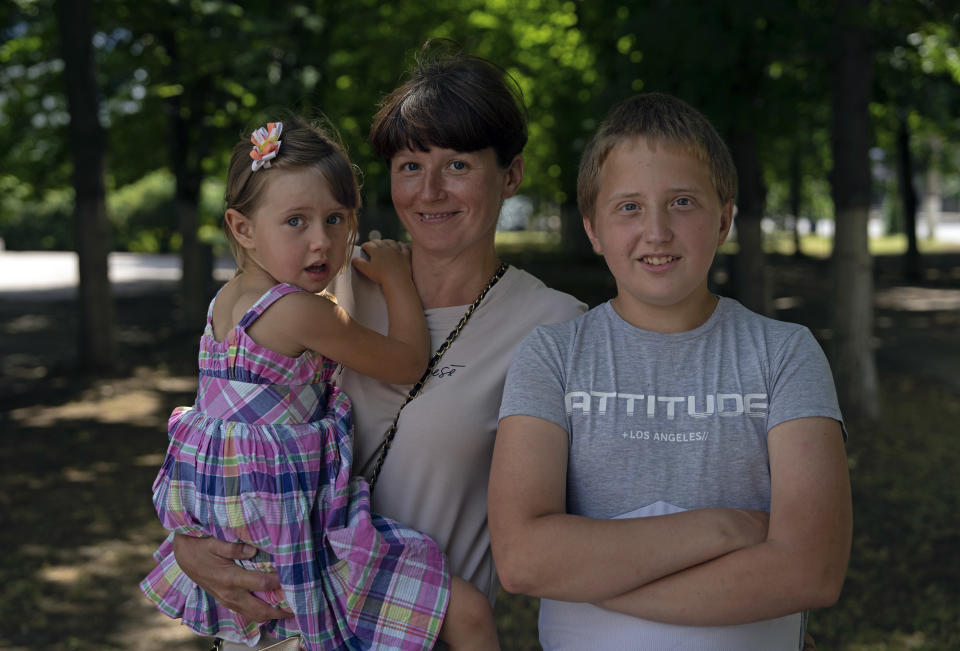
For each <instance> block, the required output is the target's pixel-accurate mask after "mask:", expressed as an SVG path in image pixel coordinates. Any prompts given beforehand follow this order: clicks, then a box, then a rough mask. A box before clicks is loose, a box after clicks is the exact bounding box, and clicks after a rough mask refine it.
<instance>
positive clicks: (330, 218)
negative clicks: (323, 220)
mask: <svg viewBox="0 0 960 651" xmlns="http://www.w3.org/2000/svg"><path fill="white" fill-rule="evenodd" d="M327 223H328V224H330V225H331V226H334V225H336V224H341V223H343V215H341V214H340V213H333V214H332V215H327Z"/></svg>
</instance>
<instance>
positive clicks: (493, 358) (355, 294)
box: [175, 54, 585, 648]
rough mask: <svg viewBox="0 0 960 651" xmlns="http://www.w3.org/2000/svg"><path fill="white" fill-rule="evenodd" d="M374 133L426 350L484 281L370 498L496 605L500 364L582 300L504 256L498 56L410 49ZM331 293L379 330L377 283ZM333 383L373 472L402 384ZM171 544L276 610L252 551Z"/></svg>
mask: <svg viewBox="0 0 960 651" xmlns="http://www.w3.org/2000/svg"><path fill="white" fill-rule="evenodd" d="M370 139H371V143H372V144H373V147H374V149H375V150H376V151H377V153H378V154H379V155H380V156H381V157H382V158H383V159H384V160H385V161H386V162H387V163H388V165H389V170H390V183H391V194H392V198H393V204H394V207H395V208H396V211H397V215H398V216H399V218H400V221H401V223H402V224H403V225H404V227H405V228H406V230H407V231H408V232H409V233H410V236H411V245H410V246H411V250H412V260H411V266H412V269H413V279H414V284H415V285H416V288H417V292H418V293H419V294H420V298H421V300H422V301H423V304H424V310H425V314H426V317H427V325H428V327H429V329H430V336H431V341H432V346H433V349H434V350H436V349H437V348H439V347H440V346H441V344H443V343H444V341H445V340H447V339H448V338H449V337H450V336H452V334H453V331H455V330H456V329H457V325H458V323H459V321H460V320H461V318H462V317H463V316H464V314H465V312H466V311H467V309H468V306H470V305H472V304H474V303H475V301H476V300H477V299H478V297H479V296H480V294H481V292H483V290H484V289H485V288H487V287H489V291H488V292H487V293H486V295H485V296H484V297H483V298H482V300H481V301H480V302H479V304H478V305H477V307H476V309H475V310H474V311H473V313H472V315H470V317H469V322H468V323H467V324H466V325H465V326H464V327H463V328H462V329H460V330H459V332H458V334H456V335H455V337H454V339H453V341H452V343H451V344H450V347H449V349H448V350H447V351H446V352H445V354H444V356H443V357H442V359H441V360H440V361H439V363H438V364H437V366H436V368H434V369H433V371H432V373H431V375H430V377H429V379H428V380H427V381H426V383H425V384H424V386H423V389H422V391H421V392H420V394H419V395H418V396H417V397H416V398H414V399H413V400H412V401H411V402H410V403H409V405H407V406H406V407H405V408H404V409H403V411H402V414H401V416H400V418H399V421H398V423H397V432H396V436H395V439H394V440H393V443H392V445H391V446H390V447H389V451H388V454H387V456H386V458H385V460H384V462H383V464H382V470H381V471H380V473H379V475H378V477H377V479H376V484H375V492H374V496H373V508H374V510H375V511H376V512H379V513H382V514H383V515H385V516H388V517H390V518H393V519H395V520H398V521H399V522H402V523H403V524H405V525H407V526H410V527H413V528H415V529H418V530H420V531H423V532H424V533H426V534H428V535H429V536H431V537H432V538H433V539H434V540H436V542H437V543H438V544H439V545H440V547H441V548H442V549H443V550H444V551H445V552H446V554H447V555H448V557H449V560H450V567H451V570H452V572H453V573H454V574H457V575H458V576H461V577H463V578H464V579H466V580H468V581H470V582H472V583H473V584H474V585H476V586H477V587H478V588H479V589H480V590H481V591H482V592H484V593H486V594H487V596H488V598H489V599H490V602H491V604H492V603H493V600H494V598H495V596H496V593H497V589H498V582H497V577H496V570H495V569H494V566H493V559H492V556H491V553H490V539H489V533H488V531H487V520H486V512H487V480H488V476H489V470H490V460H491V456H492V452H493V442H494V436H495V434H496V428H497V416H498V409H499V405H500V398H501V393H502V390H503V382H504V379H505V376H506V371H507V366H508V364H509V362H510V359H511V357H512V355H513V351H514V349H515V347H516V345H517V344H518V343H519V342H520V340H521V339H522V338H523V337H524V336H525V335H526V334H527V333H528V332H530V331H531V330H532V329H533V328H534V327H535V326H537V325H539V324H544V323H553V322H558V321H564V320H568V319H571V318H574V317H576V316H578V315H579V314H580V313H581V312H582V311H583V310H584V308H585V306H584V305H583V304H582V303H580V302H579V301H577V300H576V299H574V298H573V297H571V296H569V295H566V294H562V293H560V292H556V291H554V290H551V289H549V288H547V287H546V286H544V285H543V283H541V282H540V281H538V280H537V279H536V278H534V277H533V276H531V275H529V274H527V273H526V272H523V271H521V270H519V269H516V268H513V267H509V268H506V269H505V271H504V270H503V269H502V268H501V262H500V259H499V257H498V256H497V252H496V250H495V248H494V234H495V231H496V224H497V219H498V217H499V213H500V207H501V205H502V204H503V201H504V200H505V199H506V198H508V197H510V196H513V195H514V194H515V193H516V191H517V189H518V188H519V186H520V182H521V181H522V180H523V171H524V170H523V157H522V156H521V151H522V150H523V147H524V145H525V144H526V140H527V129H526V119H525V113H524V110H523V108H522V102H521V100H520V97H519V91H518V90H517V89H516V86H515V83H513V82H512V80H510V79H509V76H508V75H507V74H506V73H505V72H504V71H503V70H502V69H500V68H498V67H497V66H495V65H493V64H491V63H490V62H488V61H485V60H484V59H480V58H478V57H473V56H466V55H448V54H441V55H440V56H433V57H429V58H422V59H421V60H420V61H418V63H417V65H416V67H415V69H414V70H413V72H412V74H411V75H410V77H409V79H408V80H407V81H406V82H405V83H404V84H402V85H401V86H400V87H399V88H397V89H396V90H395V91H394V92H393V93H391V94H390V95H389V96H387V98H386V99H385V100H384V102H383V104H382V106H381V108H380V110H379V111H378V112H377V114H376V116H375V117H374V122H373V126H372V128H371V130H370ZM491 283H492V286H490V285H491ZM333 291H334V293H335V294H336V296H337V299H338V301H339V302H340V303H341V305H343V306H344V307H345V308H346V309H347V311H348V312H350V313H351V314H352V315H353V316H354V318H356V319H357V320H358V321H360V322H361V323H364V324H366V325H368V326H369V327H372V328H375V329H379V330H381V331H385V329H386V307H385V305H384V301H383V296H382V294H381V293H380V290H379V288H378V287H377V286H376V285H374V284H373V283H370V282H369V281H367V280H365V279H363V278H362V277H361V276H359V274H353V275H346V276H344V277H342V278H341V279H339V282H338V283H337V286H335V287H334V288H333ZM339 383H340V385H341V387H342V388H343V389H344V391H345V392H346V393H347V395H349V396H350V398H351V399H352V401H353V406H354V419H355V426H356V432H355V440H356V443H355V446H356V450H355V459H356V464H355V465H356V467H357V468H358V469H360V470H361V471H362V472H363V473H364V474H365V475H366V476H368V477H370V476H371V474H372V472H373V469H374V467H375V466H376V465H377V459H378V457H379V456H380V450H381V443H382V441H383V438H384V432H385V431H386V430H387V429H388V428H389V427H390V425H391V423H392V422H393V419H394V416H395V415H396V413H397V409H398V408H399V406H400V404H401V403H402V402H403V401H404V398H405V396H406V395H407V393H408V391H409V389H410V387H403V386H395V385H388V384H384V383H382V382H379V381H376V380H371V379H370V378H367V377H364V376H359V375H356V374H354V373H351V372H349V371H344V372H343V374H342V376H341V378H340V381H339ZM175 549H176V557H177V560H178V563H179V564H180V566H181V567H182V568H183V570H184V571H185V572H186V573H187V574H188V575H189V576H190V577H191V578H192V579H194V580H195V581H196V582H197V583H198V584H200V585H202V586H204V587H205V588H206V589H207V590H208V591H209V592H210V593H212V594H213V595H214V596H215V597H216V598H217V599H218V600H219V601H220V602H221V603H223V604H225V605H227V606H228V607H230V608H231V609H233V610H235V611H237V612H239V613H240V614H241V615H243V616H245V617H247V618H249V619H251V620H256V621H264V620H266V619H272V618H277V617H284V616H285V615H286V614H285V613H284V612H282V611H279V610H277V609H274V608H270V607H269V606H267V604H265V603H263V602H261V601H259V600H258V599H256V598H255V597H253V595H251V594H250V592H251V591H253V590H269V589H272V588H273V587H276V580H275V578H274V577H272V576H269V575H260V574H257V573H255V572H245V571H244V570H241V569H239V568H238V567H237V566H235V565H234V564H233V561H232V560H231V559H233V558H240V557H243V558H246V557H248V556H250V555H252V553H253V552H254V550H253V549H251V548H249V547H246V548H245V546H243V545H240V544H227V543H223V542H220V541H216V540H212V539H199V538H185V537H182V536H178V537H177V539H176V540H175ZM224 648H227V647H224Z"/></svg>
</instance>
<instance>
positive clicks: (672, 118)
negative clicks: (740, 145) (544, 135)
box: [577, 93, 737, 221]
mask: <svg viewBox="0 0 960 651" xmlns="http://www.w3.org/2000/svg"><path fill="white" fill-rule="evenodd" d="M636 137H644V138H649V139H650V140H652V141H654V142H662V143H666V144H671V145H676V146H679V147H681V148H682V149H683V150H684V151H686V152H688V153H690V154H692V155H693V156H695V157H696V158H697V159H698V160H699V161H701V162H702V163H704V164H705V165H706V166H707V168H708V169H709V170H710V179H711V180H712V181H713V186H714V189H716V191H717V195H718V196H719V197H720V203H722V204H726V203H727V202H729V201H735V200H736V198H737V168H736V166H734V164H733V157H732V156H731V155H730V150H729V149H728V148H727V145H726V143H724V142H723V139H722V138H721V137H720V135H719V134H718V133H717V130H716V129H714V128H713V125H712V124H710V121H709V120H707V118H706V117H704V115H703V114H702V113H700V112H699V111H697V110H696V109H695V108H693V107H692V106H690V105H689V104H687V103H686V102H684V101H683V100H680V99H677V98H676V97H673V96H671V95H666V94H664V93H643V94H640V95H634V96H633V97H630V98H628V99H625V100H623V101H621V102H619V103H618V104H616V105H614V107H613V108H612V109H610V112H609V113H607V115H606V117H605V118H604V120H603V123H602V124H601V125H600V128H599V129H597V132H596V133H595V134H594V136H593V138H591V139H590V142H588V143H587V146H586V149H584V152H583V156H582V158H581V159H580V169H579V172H578V174H577V206H578V207H579V209H580V214H581V215H582V216H583V217H585V218H587V219H589V220H591V221H592V220H593V216H594V212H595V210H596V207H597V195H598V194H599V192H600V172H601V170H602V168H603V163H604V162H605V161H606V160H607V156H609V155H610V152H611V151H612V150H613V148H614V147H615V146H616V145H617V144H619V143H621V142H624V141H626V140H630V139H631V138H636Z"/></svg>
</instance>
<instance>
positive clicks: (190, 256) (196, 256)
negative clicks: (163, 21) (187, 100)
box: [161, 31, 213, 330]
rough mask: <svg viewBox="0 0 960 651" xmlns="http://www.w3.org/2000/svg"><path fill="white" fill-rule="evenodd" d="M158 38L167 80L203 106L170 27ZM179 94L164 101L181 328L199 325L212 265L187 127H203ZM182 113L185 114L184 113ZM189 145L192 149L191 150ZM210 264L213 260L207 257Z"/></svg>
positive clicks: (196, 157)
mask: <svg viewBox="0 0 960 651" xmlns="http://www.w3.org/2000/svg"><path fill="white" fill-rule="evenodd" d="M161 38H162V40H163V43H164V46H165V47H166V50H167V54H168V56H169V57H170V65H169V67H168V70H169V72H170V76H171V79H173V80H177V81H178V82H180V83H183V84H184V86H186V87H187V88H188V89H190V91H189V92H191V95H192V98H191V100H192V104H194V105H198V106H199V105H202V102H203V95H204V89H205V88H206V87H207V85H206V84H204V83H203V80H198V79H196V78H195V77H189V78H186V79H184V78H183V77H181V75H182V74H183V70H182V66H181V65H180V57H179V50H178V48H177V42H176V35H175V34H174V33H172V32H170V31H163V32H161ZM183 97H184V96H183V95H174V96H172V97H169V98H167V99H166V100H165V102H164V109H165V111H166V115H167V146H168V151H169V156H170V167H171V168H172V169H173V175H174V178H175V180H176V189H175V191H174V208H175V210H176V213H177V228H178V230H179V231H180V238H181V239H180V266H181V276H180V314H179V318H178V322H179V324H180V326H181V327H182V328H184V329H187V330H191V329H195V328H202V327H203V323H204V320H205V318H206V313H207V302H208V300H209V293H210V289H211V287H210V286H211V283H212V278H211V274H212V271H213V270H212V268H211V267H212V264H204V261H205V259H207V256H204V252H203V251H202V249H201V246H200V241H199V239H198V237H197V231H198V230H199V226H200V224H199V220H198V215H197V213H198V204H199V202H200V183H201V181H202V179H203V175H202V172H201V170H200V160H201V159H202V158H203V152H202V151H200V149H201V146H200V145H199V144H198V143H196V142H191V137H190V135H191V131H190V129H191V125H193V126H194V128H197V127H199V128H200V129H203V128H204V127H203V126H202V125H199V124H198V123H197V120H199V119H200V117H201V116H200V111H199V110H191V109H193V107H188V106H185V105H184V102H183ZM185 112H186V113H187V115H184V113H185ZM191 148H193V151H191ZM211 262H212V259H211Z"/></svg>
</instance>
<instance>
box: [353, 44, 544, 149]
mask: <svg viewBox="0 0 960 651" xmlns="http://www.w3.org/2000/svg"><path fill="white" fill-rule="evenodd" d="M438 50H439V51H438ZM370 143H371V144H372V145H373V149H374V151H376V152H377V154H378V155H379V156H380V157H381V158H383V159H384V160H387V161H389V160H390V159H391V158H393V156H394V155H395V154H396V153H397V152H398V151H400V150H401V149H416V150H419V151H427V150H428V149H430V147H443V148H445V149H453V150H455V151H463V152H473V151H479V150H481V149H486V148H487V147H492V148H493V150H494V151H495V152H496V155H497V163H498V164H499V165H500V167H503V168H505V167H507V166H508V165H509V164H510V162H511V161H512V160H513V158H514V157H515V156H516V155H517V154H519V153H520V152H521V151H523V147H524V145H526V144H527V112H526V109H525V108H524V105H523V96H522V93H521V92H520V87H519V86H518V85H517V82H516V80H514V79H513V77H511V76H510V75H509V74H508V73H507V72H506V71H505V70H504V69H503V68H501V67H499V66H497V65H496V64H494V63H491V62H490V61H487V60H486V59H483V58H480V57H477V56H472V55H468V54H463V53H462V52H460V51H458V50H456V51H451V49H450V46H449V45H443V44H441V45H440V46H437V43H436V42H435V41H427V43H425V44H424V46H423V48H422V49H421V51H420V54H419V56H418V57H417V59H416V63H415V65H414V67H413V69H412V70H411V72H410V74H409V77H408V79H407V81H405V82H404V83H403V84H402V85H401V86H399V87H398V88H397V89H396V90H394V91H393V92H392V93H390V94H389V95H387V97H386V98H384V100H383V101H382V102H381V104H380V109H379V110H378V111H377V114H376V115H375V116H374V117H373V125H372V126H371V127H370Z"/></svg>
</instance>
